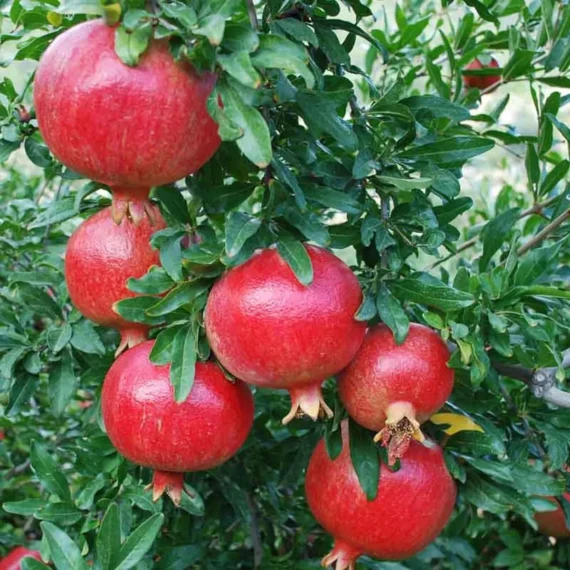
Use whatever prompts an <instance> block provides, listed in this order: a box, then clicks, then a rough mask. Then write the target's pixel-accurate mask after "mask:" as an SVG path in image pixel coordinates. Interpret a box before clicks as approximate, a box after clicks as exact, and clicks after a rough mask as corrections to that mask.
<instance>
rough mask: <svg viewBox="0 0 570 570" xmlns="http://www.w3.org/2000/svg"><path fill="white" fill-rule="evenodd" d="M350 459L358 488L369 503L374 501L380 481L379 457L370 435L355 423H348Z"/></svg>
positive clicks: (350, 421)
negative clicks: (358, 484)
mask: <svg viewBox="0 0 570 570" xmlns="http://www.w3.org/2000/svg"><path fill="white" fill-rule="evenodd" d="M348 431H349V443H350V459H351V461H352V466H353V467H354V471H355V472H356V476H357V477H358V482H359V483H360V487H361V488H362V490H363V491H364V493H365V494H366V498H367V499H368V500H369V501H373V500H374V499H376V496H377V495H378V484H379V481H380V457H379V454H378V448H377V447H376V444H375V443H374V438H373V437H372V434H371V433H370V432H369V431H368V430H366V429H364V428H362V427H360V426H359V425H358V424H357V423H356V422H354V421H352V420H349V421H348Z"/></svg>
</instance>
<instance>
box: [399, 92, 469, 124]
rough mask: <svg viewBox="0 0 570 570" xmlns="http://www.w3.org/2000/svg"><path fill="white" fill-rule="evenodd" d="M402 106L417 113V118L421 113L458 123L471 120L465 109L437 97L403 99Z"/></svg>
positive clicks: (424, 96)
mask: <svg viewBox="0 0 570 570" xmlns="http://www.w3.org/2000/svg"><path fill="white" fill-rule="evenodd" d="M400 104H402V105H405V106H406V107H408V108H409V109H411V110H412V111H415V113H416V116H417V115H418V113H419V112H423V113H425V112H428V113H429V114H430V115H431V116H432V117H433V118H445V119H451V120H452V121H457V122H461V121H466V120H468V119H470V118H471V114H470V113H469V111H468V110H467V109H466V108H465V107H462V106H461V105H458V104H457V103H452V102H451V101H449V100H448V99H444V98H443V97H436V96H435V95H422V96H419V95H416V96H414V97H408V98H407V99H402V100H401V101H400Z"/></svg>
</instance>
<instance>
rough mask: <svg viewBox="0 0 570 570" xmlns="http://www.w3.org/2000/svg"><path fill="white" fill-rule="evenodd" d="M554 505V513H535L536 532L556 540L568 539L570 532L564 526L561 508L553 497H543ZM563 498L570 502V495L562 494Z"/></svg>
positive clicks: (564, 521)
mask: <svg viewBox="0 0 570 570" xmlns="http://www.w3.org/2000/svg"><path fill="white" fill-rule="evenodd" d="M543 498H545V499H548V500H549V501H552V502H553V503H555V504H556V507H557V508H556V510H555V511H546V512H543V513H535V515H534V518H535V520H536V522H537V523H538V532H540V533H542V534H545V535H546V536H554V537H556V538H568V537H570V530H569V529H568V527H567V526H566V519H565V517H564V511H563V510H562V506H561V505H560V503H559V502H558V501H557V500H556V499H555V498H554V497H543ZM564 498H565V499H566V500H567V501H570V493H564Z"/></svg>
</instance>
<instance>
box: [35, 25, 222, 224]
mask: <svg viewBox="0 0 570 570" xmlns="http://www.w3.org/2000/svg"><path fill="white" fill-rule="evenodd" d="M215 81H216V77H215V75H214V74H211V73H203V74H198V73H197V72H196V71H195V70H194V68H193V67H192V66H191V65H190V63H188V62H186V61H175V60H174V58H173V57H172V55H171V53H170V51H169V45H168V41H166V40H151V41H150V44H149V47H148V49H147V50H146V51H145V53H144V54H143V55H142V57H141V59H140V61H139V63H138V64H137V66H136V67H129V66H127V65H125V64H124V63H123V62H122V61H121V60H120V59H119V58H118V56H117V54H116V53H115V29H114V28H113V27H109V26H107V25H106V24H105V23H104V22H103V21H102V20H92V21H89V22H84V23H81V24H78V25H76V26H74V27H72V28H70V29H69V30H67V31H66V32H64V33H63V34H61V35H60V36H58V37H57V38H56V39H55V40H54V42H53V43H52V44H51V45H50V47H49V48H48V49H47V50H46V52H45V53H44V55H43V57H42V58H41V61H40V64H39V66H38V70H37V72H36V77H35V83H34V104H35V109H36V114H37V119H38V124H39V128H40V131H41V133H42V136H43V137H44V140H45V142H46V144H47V145H48V147H49V148H50V150H51V151H52V152H53V154H54V155H55V156H56V157H57V158H58V159H59V160H60V161H61V162H62V163H63V164H64V165H65V166H67V167H68V168H70V169H71V170H74V171H75V172H78V173H80V174H82V175H84V176H86V177H88V178H90V179H92V180H96V181H97V182H102V183H105V184H108V185H109V186H110V187H111V189H112V190H113V191H114V194H115V199H116V201H117V204H116V205H115V211H114V215H115V218H116V220H117V221H119V220H120V218H121V216H122V215H124V213H125V212H126V211H127V210H128V209H129V208H131V209H132V208H133V204H134V203H137V202H140V201H144V200H146V199H147V197H148V192H149V190H150V188H151V187H153V186H159V185H164V184H167V183H170V182H174V181H176V180H179V179H181V178H184V177H185V176H187V175H188V174H191V173H193V172H195V171H196V170H198V169H199V168H200V167H201V166H203V165H204V164H205V163H206V162H207V161H208V160H209V158H210V157H211V156H212V155H213V154H214V152H215V151H216V150H217V148H218V146H219V145H220V138H219V136H218V127H217V125H216V123H215V122H214V121H213V119H212V118H211V117H210V115H209V114H208V111H207V108H206V102H207V99H208V97H209V95H210V93H211V91H212V89H213V86H214V83H215ZM138 209H140V206H139V208H138ZM137 216H138V213H137V212H135V213H134V215H133V217H137Z"/></svg>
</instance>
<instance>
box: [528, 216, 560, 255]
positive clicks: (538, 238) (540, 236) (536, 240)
mask: <svg viewBox="0 0 570 570" xmlns="http://www.w3.org/2000/svg"><path fill="white" fill-rule="evenodd" d="M568 218H570V209H568V210H566V211H565V212H563V213H562V214H560V215H559V216H558V217H557V218H556V219H555V220H552V222H550V223H549V224H548V225H547V226H546V227H545V228H544V229H543V230H541V231H540V232H538V233H537V234H536V235H535V236H534V237H533V238H531V239H529V240H528V241H527V242H526V243H525V244H524V245H522V246H521V247H519V249H518V250H517V255H523V254H525V253H526V252H527V251H528V250H529V249H532V248H533V247H536V246H537V245H539V244H540V243H541V242H543V241H544V240H545V239H546V238H547V237H548V236H549V235H550V234H551V233H552V232H553V231H554V230H556V229H557V228H558V227H559V226H560V225H562V223H563V222H564V221H565V220H567V219H568Z"/></svg>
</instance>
